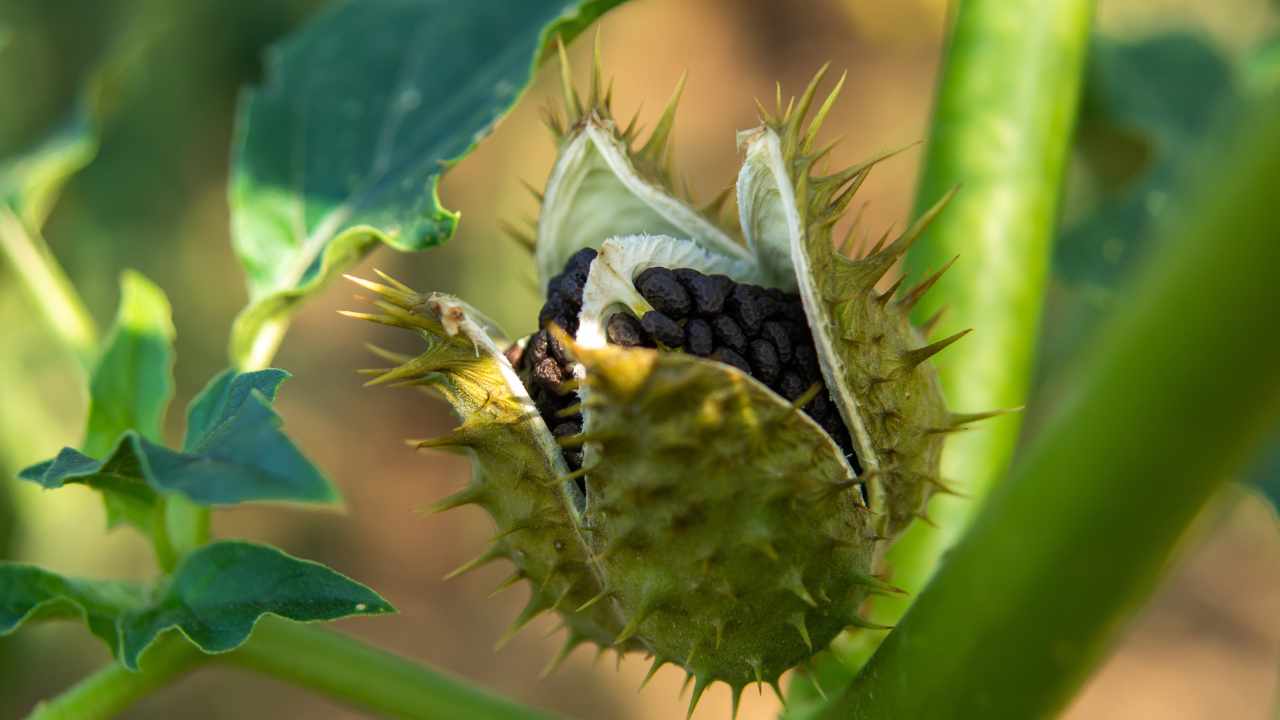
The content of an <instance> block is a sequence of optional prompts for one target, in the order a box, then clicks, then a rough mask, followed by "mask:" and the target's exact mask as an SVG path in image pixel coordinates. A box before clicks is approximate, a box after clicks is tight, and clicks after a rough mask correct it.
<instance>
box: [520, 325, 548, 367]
mask: <svg viewBox="0 0 1280 720" xmlns="http://www.w3.org/2000/svg"><path fill="white" fill-rule="evenodd" d="M549 338H550V336H549V335H547V331H546V330H539V331H538V332H536V333H534V334H533V335H532V336H531V337H530V338H529V342H528V344H527V345H525V348H524V357H523V358H522V359H523V360H524V363H525V367H533V366H535V365H537V364H538V363H540V362H542V361H543V360H546V359H547V356H548V352H549V348H548V347H547V340H548V339H549Z"/></svg>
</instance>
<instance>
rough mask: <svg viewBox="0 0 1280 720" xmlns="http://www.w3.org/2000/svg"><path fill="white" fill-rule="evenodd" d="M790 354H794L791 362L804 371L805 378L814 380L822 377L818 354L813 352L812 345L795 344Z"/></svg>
mask: <svg viewBox="0 0 1280 720" xmlns="http://www.w3.org/2000/svg"><path fill="white" fill-rule="evenodd" d="M792 354H793V355H794V356H795V362H794V363H793V364H794V365H795V366H796V367H797V368H799V369H800V372H802V373H804V377H805V379H806V380H808V381H810V382H814V381H817V380H821V379H822V370H821V369H820V368H819V367H818V354H817V353H816V352H814V350H813V345H797V346H796V347H795V349H794V350H793V351H792Z"/></svg>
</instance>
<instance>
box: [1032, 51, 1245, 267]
mask: <svg viewBox="0 0 1280 720" xmlns="http://www.w3.org/2000/svg"><path fill="white" fill-rule="evenodd" d="M1235 85H1236V83H1235V78H1234V73H1233V70H1232V68H1231V66H1230V65H1229V64H1228V62H1227V60H1226V58H1224V57H1223V56H1222V54H1221V53H1220V52H1218V51H1217V50H1216V49H1214V48H1213V47H1212V46H1211V45H1209V44H1208V42H1207V41H1206V40H1205V39H1203V38H1201V37H1198V36H1194V35H1186V34H1170V35H1159V36H1155V37H1151V38H1145V39H1142V40H1139V41H1137V42H1132V43H1129V42H1120V41H1114V40H1107V39H1097V40H1096V42H1095V47H1094V49H1093V57H1092V66H1091V68H1090V75H1089V81H1088V85H1087V86H1086V87H1087V89H1086V95H1085V105H1084V108H1083V112H1082V118H1081V130H1080V135H1081V147H1082V148H1083V149H1084V158H1085V160H1086V162H1088V163H1089V164H1090V165H1091V166H1092V167H1093V169H1094V171H1095V174H1096V175H1098V176H1100V180H1101V182H1100V184H1101V185H1102V186H1103V187H1102V188H1101V189H1100V195H1101V197H1100V198H1099V200H1098V202H1097V204H1096V206H1095V207H1094V208H1093V209H1092V211H1091V212H1089V213H1087V214H1086V215H1085V216H1084V218H1083V219H1082V220H1081V221H1080V222H1078V223H1076V224H1075V225H1073V226H1071V227H1068V228H1066V229H1065V230H1064V232H1063V234H1062V237H1061V238H1060V240H1059V242H1058V246H1057V252H1056V258H1055V266H1054V268H1055V271H1056V272H1057V273H1058V275H1059V276H1060V277H1061V278H1062V279H1063V280H1065V281H1066V282H1067V283H1069V284H1072V285H1076V286H1085V287H1089V288H1094V289H1098V288H1109V287H1112V286H1113V285H1114V284H1115V282H1116V280H1117V279H1118V278H1120V277H1123V276H1124V274H1125V273H1126V272H1128V271H1129V269H1130V268H1132V267H1133V266H1134V263H1135V262H1136V261H1138V260H1140V259H1141V258H1143V257H1144V255H1145V253H1146V252H1147V251H1148V247H1147V245H1148V243H1149V242H1150V235H1151V234H1150V232H1149V230H1150V226H1151V224H1152V222H1153V221H1155V220H1156V219H1158V218H1159V217H1160V216H1161V215H1162V214H1163V213H1164V212H1165V211H1166V210H1169V209H1170V208H1169V202H1168V200H1169V193H1170V191H1171V189H1172V188H1173V185H1174V183H1175V182H1176V181H1177V180H1178V178H1179V175H1180V173H1181V171H1182V168H1183V166H1184V165H1185V162H1186V160H1187V159H1188V158H1189V157H1190V156H1192V155H1193V154H1194V151H1195V150H1196V149H1197V148H1199V147H1200V144H1201V142H1202V141H1203V140H1204V138H1206V137H1207V136H1208V135H1209V133H1210V131H1211V130H1212V129H1213V128H1214V127H1215V126H1216V125H1217V124H1218V122H1219V121H1220V120H1221V116H1222V115H1223V110H1224V108H1228V107H1231V106H1232V105H1233V104H1234V100H1235V98H1236V94H1237V92H1236V87H1235ZM1126 147H1127V148H1128V150H1129V151H1128V152H1126V150H1125V148H1126ZM1123 158H1129V162H1128V163H1127V164H1128V165H1129V167H1121V166H1119V165H1120V164H1123V163H1119V162H1118V160H1121V159H1123ZM1109 182H1110V183H1115V184H1118V185H1119V187H1115V188H1112V187H1108V184H1109Z"/></svg>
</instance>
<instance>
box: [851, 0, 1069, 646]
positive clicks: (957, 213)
mask: <svg viewBox="0 0 1280 720" xmlns="http://www.w3.org/2000/svg"><path fill="white" fill-rule="evenodd" d="M1092 14H1093V3H1092V2H1091V0H963V1H962V2H960V3H959V7H958V10H957V12H956V15H955V18H954V23H953V30H952V32H951V36H950V41H949V43H948V46H947V51H946V58H945V65H944V67H943V71H942V76H941V79H940V83H939V86H938V97H937V101H936V107H935V109H934V118H933V124H932V130H931V135H930V138H929V143H928V147H927V150H926V155H925V165H924V176H923V178H922V180H921V183H920V188H919V192H918V195H917V198H916V206H917V210H918V211H923V209H925V208H927V207H928V206H930V205H931V204H932V203H934V202H935V201H937V199H938V198H939V197H940V196H942V195H943V194H944V193H945V192H946V191H947V190H949V189H950V188H953V187H956V186H959V187H960V192H959V193H958V194H957V195H956V198H955V200H954V201H952V203H951V205H950V206H949V207H947V209H946V210H945V211H944V212H943V213H942V215H941V216H939V217H938V219H937V220H936V221H935V222H934V223H933V224H932V225H931V226H930V228H929V230H928V231H927V232H926V234H925V237H924V238H922V239H921V240H920V242H918V243H917V244H916V245H915V247H914V248H913V249H912V251H911V253H910V254H909V255H908V257H907V263H906V271H907V272H909V273H913V274H916V275H921V274H923V273H925V272H929V271H932V270H936V269H937V268H939V267H941V266H942V265H943V264H944V263H946V262H947V261H948V260H950V259H951V258H952V257H954V256H956V255H959V256H960V260H959V262H957V263H956V265H955V267H953V268H952V269H951V270H950V271H948V272H947V274H946V275H945V276H943V278H942V280H941V281H940V282H939V283H938V285H937V287H936V288H934V289H933V290H932V291H931V292H930V293H929V294H928V295H926V296H925V300H924V301H923V302H922V303H921V305H920V307H919V308H918V309H917V310H918V313H919V317H920V318H925V317H928V316H929V315H932V314H933V313H934V312H935V311H937V310H939V309H940V308H941V307H942V306H943V305H946V306H947V311H946V313H947V314H946V315H945V316H944V317H943V320H942V324H941V325H940V326H939V329H938V337H942V336H944V335H947V334H950V333H951V332H954V331H955V330H959V329H961V328H966V327H973V328H975V329H976V332H974V333H973V335H972V336H970V337H967V338H965V339H964V340H963V341H961V342H960V343H957V344H956V345H955V347H953V348H950V349H948V350H947V351H946V352H945V353H943V354H942V355H939V356H938V370H939V372H940V374H941V377H942V387H943V390H944V391H945V393H946V395H947V402H948V404H949V406H950V407H952V408H953V409H955V410H957V411H960V412H973V411H983V410H991V409H995V408H1012V407H1017V406H1020V405H1022V404H1023V403H1025V402H1026V396H1027V390H1028V385H1029V382H1030V377H1031V368H1032V363H1033V362H1034V359H1035V345H1036V342H1035V341H1036V337H1037V330H1038V326H1039V322H1040V311H1041V305H1042V302H1043V298H1044V291H1045V282H1046V274H1047V272H1048V265H1049V256H1050V253H1051V249H1052V241H1053V236H1054V231H1055V226H1056V221H1057V215H1058V202H1059V198H1060V196H1061V194H1062V183H1063V176H1064V168H1065V164H1066V160H1067V156H1068V152H1069V148H1070V146H1071V139H1072V128H1073V125H1074V122H1075V117H1076V108H1077V105H1078V101H1079V97H1080V90H1081V84H1082V82H1083V77H1084V66H1085V58H1086V55H1087V51H1088V45H1089V30H1090V24H1091V18H1092ZM1019 420H1020V419H1019V418H1018V416H1017V415H1016V414H1015V415H1011V416H1004V417H1000V418H997V419H994V420H991V421H988V422H986V423H984V424H983V425H981V426H980V427H979V428H978V429H977V430H975V431H974V432H968V433H958V434H956V435H952V436H950V437H949V438H948V440H947V446H946V450H945V452H944V454H943V464H942V476H943V477H944V478H947V479H948V480H949V481H951V482H954V483H955V484H956V485H958V486H959V488H960V489H961V491H962V492H963V493H964V495H965V496H966V497H964V498H953V497H946V498H940V499H938V500H935V501H934V502H933V503H932V504H931V505H930V507H929V514H930V517H932V518H933V519H934V520H935V523H934V524H935V525H936V527H931V526H930V525H926V524H925V523H915V525H914V527H912V528H911V530H910V531H908V533H907V534H906V536H904V537H903V539H902V540H900V541H899V542H898V543H897V545H895V547H894V550H893V551H892V552H891V553H890V555H889V566H890V567H891V568H892V571H893V581H894V584H896V585H898V586H900V587H902V588H905V589H906V590H908V591H909V592H910V593H911V594H912V596H914V594H915V593H917V592H919V591H920V589H921V588H922V587H924V585H925V583H926V582H927V580H928V578H929V576H930V574H931V573H932V572H933V570H934V567H935V566H936V565H937V562H938V558H939V557H940V556H941V554H942V552H943V551H944V550H945V549H946V548H947V547H949V546H950V545H952V544H953V543H954V542H955V541H956V539H957V538H958V537H960V535H961V534H962V533H963V532H964V530H965V528H966V527H967V526H968V525H969V521H970V519H971V518H972V516H973V515H974V514H975V513H976V512H977V511H978V509H979V508H980V507H981V504H982V499H983V497H984V496H985V495H986V494H987V492H988V491H989V490H990V489H991V487H992V485H993V484H994V483H995V482H996V480H997V479H999V478H1000V477H1001V476H1003V475H1004V473H1005V471H1006V469H1007V468H1008V465H1009V462H1010V459H1011V458H1012V456H1013V451H1014V447H1015V445H1016V443H1017V439H1018V429H1019V424H1020V422H1019ZM909 603H910V597H907V598H904V599H897V598H888V599H885V600H884V601H879V600H878V601H877V602H876V606H875V611H876V614H875V615H874V619H875V620H877V621H879V622H883V623H886V624H893V623H894V622H896V621H897V619H898V618H899V617H901V615H902V613H903V612H904V611H905V610H906V607H907V605H908V604H909Z"/></svg>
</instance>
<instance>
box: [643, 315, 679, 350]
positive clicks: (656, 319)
mask: <svg viewBox="0 0 1280 720" xmlns="http://www.w3.org/2000/svg"><path fill="white" fill-rule="evenodd" d="M640 325H641V327H643V328H644V329H645V332H647V333H649V335H650V336H652V337H653V339H654V340H657V341H658V342H660V343H662V344H663V345H666V346H667V347H669V348H677V347H680V345H681V344H683V343H684V330H682V329H680V325H679V323H677V322H676V321H675V320H672V319H671V318H669V317H667V316H666V315H664V314H662V313H661V312H658V311H657V310H650V311H649V312H647V313H645V314H644V317H642V318H640Z"/></svg>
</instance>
